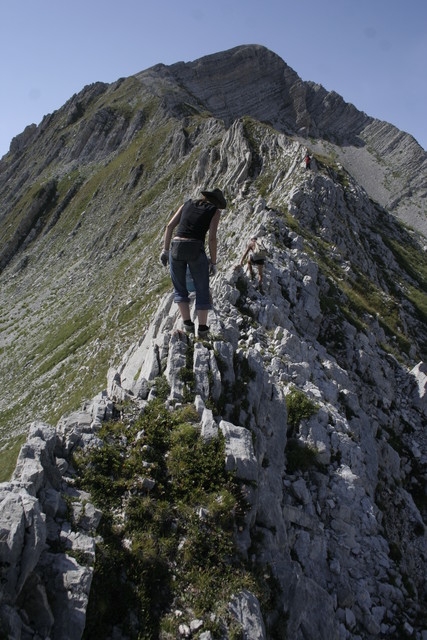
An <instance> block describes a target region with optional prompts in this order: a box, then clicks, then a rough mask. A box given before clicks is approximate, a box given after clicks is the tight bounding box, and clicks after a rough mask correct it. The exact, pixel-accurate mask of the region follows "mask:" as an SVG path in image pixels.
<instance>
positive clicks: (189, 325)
mask: <svg viewBox="0 0 427 640" xmlns="http://www.w3.org/2000/svg"><path fill="white" fill-rule="evenodd" d="M184 331H185V333H194V332H195V329H194V322H191V320H185V321H184Z"/></svg>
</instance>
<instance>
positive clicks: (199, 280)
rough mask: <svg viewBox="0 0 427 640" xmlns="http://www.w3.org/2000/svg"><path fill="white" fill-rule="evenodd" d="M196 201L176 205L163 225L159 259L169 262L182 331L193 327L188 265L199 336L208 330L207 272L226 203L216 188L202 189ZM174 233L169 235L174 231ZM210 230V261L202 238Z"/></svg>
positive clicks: (212, 270) (191, 330) (213, 263)
mask: <svg viewBox="0 0 427 640" xmlns="http://www.w3.org/2000/svg"><path fill="white" fill-rule="evenodd" d="M201 193H202V196H201V197H200V198H199V199H196V200H187V202H185V203H184V204H183V205H181V206H180V207H179V209H178V210H177V212H176V213H175V214H174V215H173V216H172V218H171V219H170V220H169V222H168V224H167V225H166V229H165V234H164V238H163V251H162V253H161V255H160V260H161V262H162V264H163V265H165V266H166V265H167V264H168V262H169V268H170V274H171V278H172V284H173V286H174V301H175V302H176V303H177V304H178V308H179V311H180V314H181V318H182V320H183V323H184V330H185V331H186V332H187V333H194V331H195V327H194V323H193V321H192V320H191V315H190V304H189V303H190V299H189V296H188V290H187V284H186V272H187V265H188V268H189V270H190V273H191V276H192V278H193V281H194V287H195V290H196V312H197V320H198V329H197V335H198V337H200V338H202V337H204V336H206V335H207V334H208V332H209V327H208V326H207V319H208V312H209V310H210V309H211V308H212V304H211V301H210V296H209V275H210V274H211V275H214V274H215V273H216V257H217V256H216V252H217V228H218V224H219V220H220V209H225V208H226V206H227V202H226V200H225V198H224V195H223V193H222V191H221V190H220V189H218V188H216V189H213V190H212V191H208V190H204V191H202V192H201ZM175 227H177V229H176V231H175V235H174V236H173V238H172V235H173V233H174V229H175ZM208 232H209V236H208V245H209V255H210V260H208V257H207V256H206V253H205V238H206V234H207V233H208Z"/></svg>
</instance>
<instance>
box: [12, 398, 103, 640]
mask: <svg viewBox="0 0 427 640" xmlns="http://www.w3.org/2000/svg"><path fill="white" fill-rule="evenodd" d="M109 407H111V403H110V402H108V401H106V398H105V397H99V398H96V399H95V400H94V401H93V402H92V403H90V404H89V405H88V406H87V407H86V408H85V409H84V410H83V411H81V412H78V413H76V414H72V415H70V416H68V417H67V418H64V419H63V420H62V421H61V422H60V423H59V424H58V426H57V428H56V429H53V428H52V427H50V426H48V425H46V424H43V423H33V424H32V425H31V427H30V429H29V434H28V438H27V441H26V443H25V445H24V446H23V447H22V449H21V452H20V454H19V458H18V462H17V465H16V469H15V472H14V474H13V477H12V479H11V481H10V482H7V483H2V484H0V532H1V536H0V576H1V587H0V634H5V635H4V637H7V638H9V640H24V639H29V638H48V637H49V638H52V639H55V638H56V639H57V640H60V639H61V640H77V639H78V638H81V637H82V634H83V631H84V627H85V617H86V607H87V603H88V597H89V592H90V586H91V582H92V575H93V563H94V560H95V549H96V537H95V534H96V528H97V526H98V524H99V521H100V518H101V512H100V511H99V510H97V509H95V508H94V507H93V505H92V504H91V502H90V496H89V495H88V494H87V493H85V492H84V491H80V490H77V489H76V488H74V487H73V471H72V466H71V453H72V452H73V451H74V449H75V448H76V447H78V446H91V443H93V442H94V440H95V441H96V431H97V427H98V428H99V425H100V420H101V419H103V418H104V417H106V416H107V415H108V411H109ZM2 637H3V635H2Z"/></svg>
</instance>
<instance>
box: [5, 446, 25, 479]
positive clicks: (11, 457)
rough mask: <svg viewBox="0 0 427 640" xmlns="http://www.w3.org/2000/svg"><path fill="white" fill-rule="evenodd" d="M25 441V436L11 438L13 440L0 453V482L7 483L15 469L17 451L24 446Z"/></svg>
mask: <svg viewBox="0 0 427 640" xmlns="http://www.w3.org/2000/svg"><path fill="white" fill-rule="evenodd" d="M25 439H26V436H25V435H21V436H18V438H13V440H11V441H10V442H8V443H7V444H6V445H5V446H4V448H3V449H2V450H1V451H0V482H7V481H8V480H10V478H11V476H12V473H13V472H14V470H15V467H16V460H17V458H18V454H19V451H20V449H21V447H22V445H23V444H24V442H25Z"/></svg>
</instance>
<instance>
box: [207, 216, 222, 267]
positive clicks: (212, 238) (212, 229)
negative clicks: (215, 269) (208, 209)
mask: <svg viewBox="0 0 427 640" xmlns="http://www.w3.org/2000/svg"><path fill="white" fill-rule="evenodd" d="M220 215H221V214H220V211H219V209H217V210H216V213H215V215H214V217H213V218H212V220H211V223H210V225H209V256H210V259H211V263H212V264H216V247H217V241H216V232H217V229H218V224H219V218H220Z"/></svg>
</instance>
